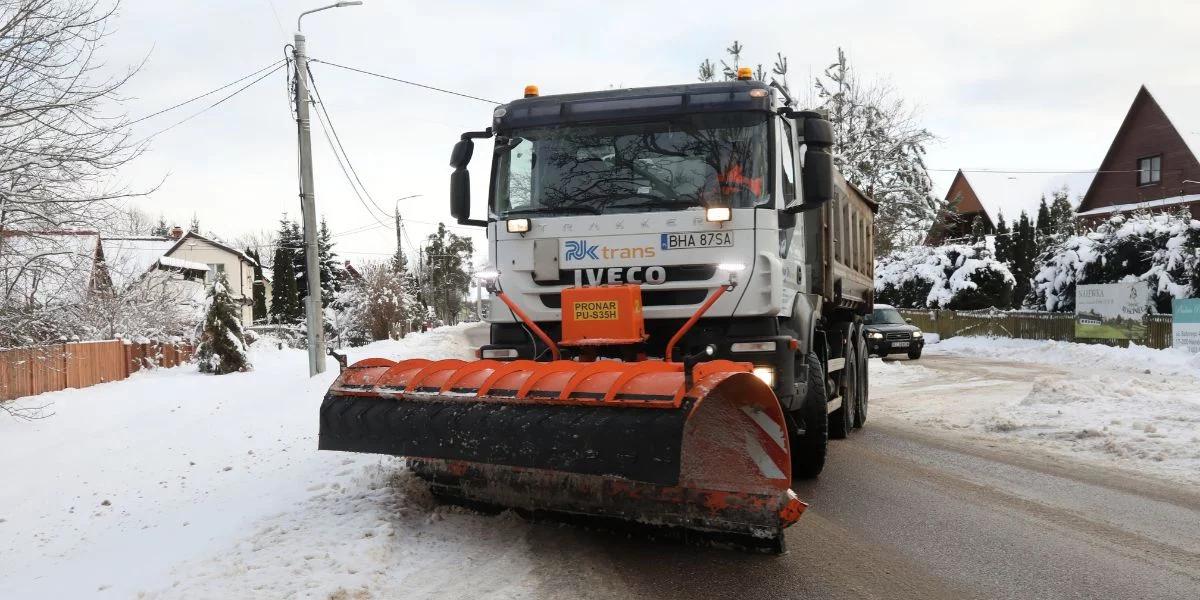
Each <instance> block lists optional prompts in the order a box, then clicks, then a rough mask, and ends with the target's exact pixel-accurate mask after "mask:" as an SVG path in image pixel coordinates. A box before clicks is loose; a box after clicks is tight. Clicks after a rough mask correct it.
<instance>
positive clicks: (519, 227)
mask: <svg viewBox="0 0 1200 600" xmlns="http://www.w3.org/2000/svg"><path fill="white" fill-rule="evenodd" d="M505 225H506V226H507V228H508V232H509V233H527V232H528V231H529V219H509V220H508V221H507V222H506V223H505Z"/></svg>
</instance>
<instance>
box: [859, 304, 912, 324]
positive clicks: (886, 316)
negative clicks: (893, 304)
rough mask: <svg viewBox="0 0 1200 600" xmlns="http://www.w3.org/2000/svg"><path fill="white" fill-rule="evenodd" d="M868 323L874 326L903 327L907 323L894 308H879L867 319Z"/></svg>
mask: <svg viewBox="0 0 1200 600" xmlns="http://www.w3.org/2000/svg"><path fill="white" fill-rule="evenodd" d="M867 322H868V323H870V324H872V325H903V324H905V323H906V322H907V321H905V320H904V317H902V316H900V313H898V312H896V309H894V308H877V309H875V311H874V312H872V313H871V316H869V317H867Z"/></svg>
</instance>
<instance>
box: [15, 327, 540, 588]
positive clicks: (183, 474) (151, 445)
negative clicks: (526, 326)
mask: <svg viewBox="0 0 1200 600" xmlns="http://www.w3.org/2000/svg"><path fill="white" fill-rule="evenodd" d="M463 330H464V328H463V327H454V328H444V329H438V330H433V331H430V332H428V333H425V334H416V335H412V336H410V337H408V338H406V339H404V340H401V341H398V342H378V343H375V344H372V345H371V346H368V347H365V348H359V349H354V350H353V351H351V353H350V354H351V360H354V359H357V358H362V357H366V356H382V357H387V358H393V359H399V358H409V357H413V356H418V355H420V356H427V357H433V358H450V357H458V358H469V357H470V348H469V345H468V343H467V341H466V337H465V336H464V335H463ZM251 357H252V360H253V361H254V367H255V368H254V370H253V371H251V372H248V373H237V374H231V375H225V376H208V375H201V374H199V373H198V372H197V371H196V369H195V367H194V366H188V367H180V368H177V369H164V370H157V371H151V372H145V373H139V374H137V375H135V376H134V377H133V378H131V379H129V380H126V381H123V382H117V383H111V384H104V385H99V386H94V387H91V388H86V389H82V390H65V391H62V392H56V393H53V394H45V395H41V396H37V397H34V398H29V399H25V400H20V401H19V402H29V403H36V404H38V405H41V404H46V403H52V410H53V412H54V415H53V416H51V417H49V418H47V419H44V420H41V421H33V422H18V421H14V420H10V419H5V420H0V453H2V455H3V456H4V459H5V461H4V462H5V478H4V480H5V483H6V485H4V486H0V553H2V554H3V556H4V557H5V558H4V560H0V598H74V597H80V596H83V595H85V594H86V595H97V596H99V597H112V598H128V597H151V598H181V597H191V598H195V597H204V598H208V597H239V598H242V597H263V598H283V597H319V598H326V597H331V596H333V597H337V596H339V595H342V596H344V597H347V598H354V597H359V596H358V595H357V594H359V593H360V591H361V587H360V586H363V585H364V584H366V583H369V584H371V585H372V587H373V589H372V590H371V592H370V593H371V594H373V595H374V597H381V596H380V595H379V594H380V593H382V595H383V596H382V597H394V596H399V595H406V596H410V597H430V596H432V595H435V594H434V593H433V592H434V590H439V592H438V593H444V592H443V591H440V590H444V589H451V590H453V589H456V588H455V587H454V585H447V582H446V581H444V580H441V579H440V578H438V581H436V582H435V581H433V578H434V576H435V574H437V573H446V572H453V571H454V570H457V569H456V567H459V566H460V565H461V561H462V560H466V559H470V560H474V564H475V566H476V567H477V568H479V570H480V572H479V573H478V576H479V577H485V576H486V578H487V581H488V582H489V589H490V590H494V591H496V592H497V593H505V591H506V590H507V592H509V593H511V592H514V591H515V590H514V589H511V588H509V587H507V585H511V586H520V585H525V582H526V581H527V579H528V578H525V577H524V573H525V572H526V571H527V570H528V568H529V567H528V565H526V564H524V562H523V561H524V560H525V556H526V554H525V552H524V545H523V544H524V541H523V535H524V533H523V532H524V527H522V526H518V524H517V523H516V522H510V521H506V520H505V519H504V518H501V519H495V518H485V517H482V516H479V515H474V514H471V513H465V512H461V511H455V510H453V509H448V508H437V507H434V505H433V504H432V503H431V502H428V501H427V500H422V499H421V498H419V497H417V498H414V497H413V496H414V494H419V492H414V490H416V489H419V486H413V485H411V482H410V481H408V479H407V477H408V476H407V475H406V474H405V472H404V471H403V469H402V468H401V467H400V466H399V461H397V460H394V459H389V458H381V457H376V456H368V455H351V454H342V453H332V452H317V451H316V436H317V414H318V407H319V404H320V401H321V397H322V395H323V393H324V391H325V389H326V388H327V387H328V385H329V383H330V382H331V381H332V379H333V377H334V376H335V375H336V366H335V365H334V364H333V363H332V362H330V366H331V372H330V373H327V374H325V375H324V376H322V377H317V378H313V379H311V380H310V379H309V378H308V377H307V376H306V375H307V374H306V372H305V370H306V362H305V358H304V353H303V352H302V351H298V350H288V349H285V350H278V349H274V348H269V347H267V345H266V344H262V345H258V344H256V346H255V347H254V348H252V354H251ZM396 538H400V539H402V540H403V542H404V543H401V544H397V543H396ZM488 565H492V566H494V568H491V569H489V568H488ZM471 581H473V582H476V583H477V582H478V581H479V580H474V579H473V580H471ZM435 586H436V587H435ZM458 591H459V592H463V591H464V590H462V589H458ZM97 592H99V594H97ZM452 595H453V594H452Z"/></svg>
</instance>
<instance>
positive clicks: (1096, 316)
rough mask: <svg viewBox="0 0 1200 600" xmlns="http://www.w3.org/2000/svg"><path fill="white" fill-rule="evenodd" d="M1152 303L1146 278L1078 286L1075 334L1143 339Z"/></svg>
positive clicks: (1101, 337) (1113, 338)
mask: <svg viewBox="0 0 1200 600" xmlns="http://www.w3.org/2000/svg"><path fill="white" fill-rule="evenodd" d="M1150 303H1151V298H1150V288H1149V287H1148V286H1147V285H1146V282H1144V281H1132V282H1128V283H1105V284H1099V285H1079V286H1076V287H1075V337H1077V338H1090V339H1103V340H1141V339H1145V337H1146V322H1145V320H1144V317H1145V316H1146V314H1147V313H1148V312H1149V307H1150Z"/></svg>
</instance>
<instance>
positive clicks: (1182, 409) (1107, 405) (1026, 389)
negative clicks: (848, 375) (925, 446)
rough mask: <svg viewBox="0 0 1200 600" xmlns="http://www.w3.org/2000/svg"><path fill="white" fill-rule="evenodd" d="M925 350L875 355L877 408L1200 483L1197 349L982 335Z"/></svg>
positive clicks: (926, 423) (924, 423)
mask: <svg viewBox="0 0 1200 600" xmlns="http://www.w3.org/2000/svg"><path fill="white" fill-rule="evenodd" d="M925 353H926V356H927V357H930V358H933V359H934V360H931V361H929V362H928V363H927V367H922V366H921V365H918V362H924V361H917V362H914V361H906V362H895V363H892V364H891V365H887V364H886V363H885V365H886V366H890V367H892V369H890V370H889V369H887V368H885V369H877V368H876V365H875V364H874V363H872V365H871V368H872V372H871V385H872V400H873V401H877V404H876V405H877V406H878V407H879V408H878V410H877V411H876V414H880V415H883V416H885V417H891V418H896V419H900V420H902V421H906V422H909V423H911V424H914V425H917V426H921V427H923V428H938V429H943V430H951V431H955V432H958V433H960V434H965V435H968V436H971V437H982V438H985V439H996V440H1008V441H1010V442H1012V443H1015V444H1018V445H1021V446H1025V445H1029V444H1032V445H1035V446H1037V447H1039V448H1042V449H1044V450H1049V451H1052V452H1060V453H1065V454H1069V455H1070V456H1071V457H1072V458H1075V459H1079V460H1084V461H1087V462H1094V463H1100V464H1106V465H1115V466H1119V467H1123V468H1126V469H1131V470H1136V471H1141V472H1144V473H1149V474H1155V475H1158V476H1161V477H1166V478H1170V479H1174V480H1177V481H1186V482H1190V483H1200V356H1197V355H1195V354H1190V353H1186V352H1183V351H1179V350H1153V349H1150V348H1144V347H1138V346H1134V347H1131V348H1128V349H1122V348H1112V347H1108V346H1100V345H1091V344H1073V343H1067V342H1053V341H1035V340H1013V339H1006V338H980V337H955V338H951V339H948V340H944V341H942V342H941V343H939V344H937V345H936V346H929V347H927V348H926V350H925ZM939 358H941V360H938V359H939ZM972 359H985V360H972ZM934 365H936V369H933V368H929V367H932V366H934ZM913 369H924V370H923V371H919V370H916V371H912V372H908V373H902V374H894V373H893V371H895V370H904V371H909V370H913Z"/></svg>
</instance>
